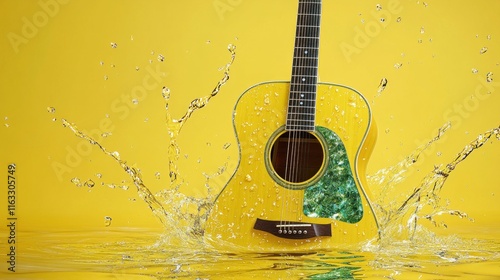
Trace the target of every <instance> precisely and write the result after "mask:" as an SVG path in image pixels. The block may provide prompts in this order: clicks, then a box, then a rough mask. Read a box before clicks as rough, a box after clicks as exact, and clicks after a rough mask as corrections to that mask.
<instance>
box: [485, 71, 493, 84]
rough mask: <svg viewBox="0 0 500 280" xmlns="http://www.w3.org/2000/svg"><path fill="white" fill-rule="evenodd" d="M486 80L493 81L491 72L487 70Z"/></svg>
mask: <svg viewBox="0 0 500 280" xmlns="http://www.w3.org/2000/svg"><path fill="white" fill-rule="evenodd" d="M486 81H487V82H488V83H491V82H493V72H488V73H487V74H486Z"/></svg>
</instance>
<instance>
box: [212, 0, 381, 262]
mask: <svg viewBox="0 0 500 280" xmlns="http://www.w3.org/2000/svg"><path fill="white" fill-rule="evenodd" d="M320 17H321V0H300V1H299V9H298V16H297V27H296V37H295V48H294V55H293V65H292V77H291V81H289V82H265V83H261V84H257V85H255V86H253V87H251V88H250V89H248V90H247V91H246V92H245V93H244V94H243V95H242V96H241V97H240V98H239V100H238V102H237V104H236V106H235V109H234V113H233V124H234V129H235V132H236V136H237V140H238V143H239V145H238V147H239V151H240V160H239V164H238V167H237V169H236V171H235V173H234V174H233V175H232V177H231V179H230V181H229V182H228V184H227V185H226V186H225V187H224V189H223V190H222V192H221V193H220V194H219V195H218V197H217V199H216V201H215V204H214V205H213V208H212V209H211V212H210V213H209V215H208V218H207V221H206V225H205V237H206V240H207V241H209V242H210V243H211V244H213V245H214V246H216V247H223V248H233V249H236V248H237V249H238V250H249V251H273V252H275V251H299V250H302V251H303V250H311V249H331V248H341V247H344V246H345V245H352V244H357V243H359V242H361V241H364V240H367V239H370V238H374V237H377V236H378V234H379V232H378V224H377V220H376V217H375V214H374V212H373V209H372V207H371V205H370V201H369V199H368V197H369V195H368V193H367V190H366V189H364V188H363V184H365V181H366V179H365V168H366V164H367V161H368V158H369V156H370V154H371V150H372V147H373V145H374V143H375V139H376V130H375V125H374V123H373V121H372V115H371V111H370V108H369V105H368V102H367V100H366V99H365V98H364V97H363V96H362V95H361V94H360V93H359V92H357V91H356V90H354V89H352V88H350V87H346V86H342V85H337V84H328V83H318V81H317V76H318V75H317V74H318V48H319V35H320Z"/></svg>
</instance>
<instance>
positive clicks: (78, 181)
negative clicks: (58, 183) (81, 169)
mask: <svg viewBox="0 0 500 280" xmlns="http://www.w3.org/2000/svg"><path fill="white" fill-rule="evenodd" d="M71 183H73V184H75V186H77V187H81V186H82V183H81V181H80V178H77V177H74V178H73V179H71Z"/></svg>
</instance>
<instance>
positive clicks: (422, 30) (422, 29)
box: [420, 26, 425, 34]
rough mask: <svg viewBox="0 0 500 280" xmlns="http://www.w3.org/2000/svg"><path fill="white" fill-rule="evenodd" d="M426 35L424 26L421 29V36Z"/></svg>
mask: <svg viewBox="0 0 500 280" xmlns="http://www.w3.org/2000/svg"><path fill="white" fill-rule="evenodd" d="M424 33H425V28H424V27H423V26H422V27H420V34H424Z"/></svg>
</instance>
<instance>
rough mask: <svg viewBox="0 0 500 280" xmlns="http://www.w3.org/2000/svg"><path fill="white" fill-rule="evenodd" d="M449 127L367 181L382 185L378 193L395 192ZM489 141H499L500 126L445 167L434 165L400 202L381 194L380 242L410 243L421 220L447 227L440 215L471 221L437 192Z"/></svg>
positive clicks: (472, 142)
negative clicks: (458, 167)
mask: <svg viewBox="0 0 500 280" xmlns="http://www.w3.org/2000/svg"><path fill="white" fill-rule="evenodd" d="M450 127H451V125H450V123H447V124H445V125H444V126H443V127H441V128H440V129H439V130H438V134H437V135H436V136H435V137H434V138H433V139H431V140H430V141H428V142H427V143H426V144H424V145H422V146H420V147H418V148H417V149H416V150H415V151H414V152H413V153H412V154H410V155H409V156H407V157H406V158H404V159H403V160H402V161H400V162H399V163H398V164H396V165H394V166H392V167H390V168H386V169H382V170H379V171H378V172H376V173H375V174H374V175H372V176H369V180H370V182H371V183H372V184H377V185H379V186H382V191H381V192H380V193H381V194H387V193H389V191H390V190H393V189H395V188H396V187H397V186H398V185H400V184H401V183H402V182H403V181H404V180H405V179H406V173H407V172H408V170H409V169H410V167H411V166H412V165H413V164H414V163H416V162H417V161H418V159H419V157H420V155H421V154H422V152H424V151H425V150H426V149H427V148H428V147H429V146H430V145H431V144H433V143H434V142H436V141H438V140H439V139H440V138H441V137H442V136H443V135H444V133H445V132H446V130H448V129H449V128H450ZM492 138H496V139H497V140H500V126H499V127H496V128H494V129H491V130H488V131H486V132H484V133H482V134H480V135H478V136H477V138H476V139H474V140H473V141H471V142H470V143H469V144H467V145H466V146H465V147H464V148H463V149H462V151H460V152H459V153H458V155H457V156H456V158H455V159H454V160H452V161H450V162H449V163H447V164H440V165H436V166H434V169H433V170H432V171H431V172H429V173H428V174H427V175H426V176H425V177H424V178H423V179H422V181H421V183H420V184H419V185H418V186H417V187H416V188H414V190H413V191H412V192H411V193H410V194H409V195H408V196H407V197H406V198H405V199H404V200H403V201H402V202H394V201H392V202H387V201H385V199H386V197H385V196H383V195H382V196H381V197H380V198H379V199H378V200H377V201H376V202H375V209H376V210H377V212H378V213H377V214H378V217H379V223H380V230H381V233H382V239H381V241H382V243H384V242H385V244H388V243H391V242H394V240H397V239H402V240H409V241H411V240H413V239H414V237H415V236H416V233H417V232H421V231H422V228H420V227H419V226H420V222H419V221H420V220H422V219H424V220H428V221H430V222H431V223H432V224H433V225H434V226H437V227H441V226H442V227H447V225H446V224H445V223H444V222H439V221H438V220H437V217H439V216H442V215H452V216H457V217H460V218H467V219H469V220H471V221H472V219H471V218H469V217H468V215H467V213H464V212H462V211H460V210H456V209H448V208H447V205H443V204H442V203H441V198H440V196H439V193H440V191H441V190H442V188H443V186H444V184H445V182H446V180H447V179H448V177H449V176H450V174H451V173H452V172H453V171H454V170H455V168H456V167H457V166H458V164H460V163H461V162H463V161H464V160H465V159H466V158H467V157H468V156H469V155H470V154H471V153H472V152H474V151H475V150H477V149H479V148H480V147H482V146H483V145H484V144H485V143H486V142H487V141H489V140H490V139H492ZM421 237H422V235H419V238H421Z"/></svg>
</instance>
